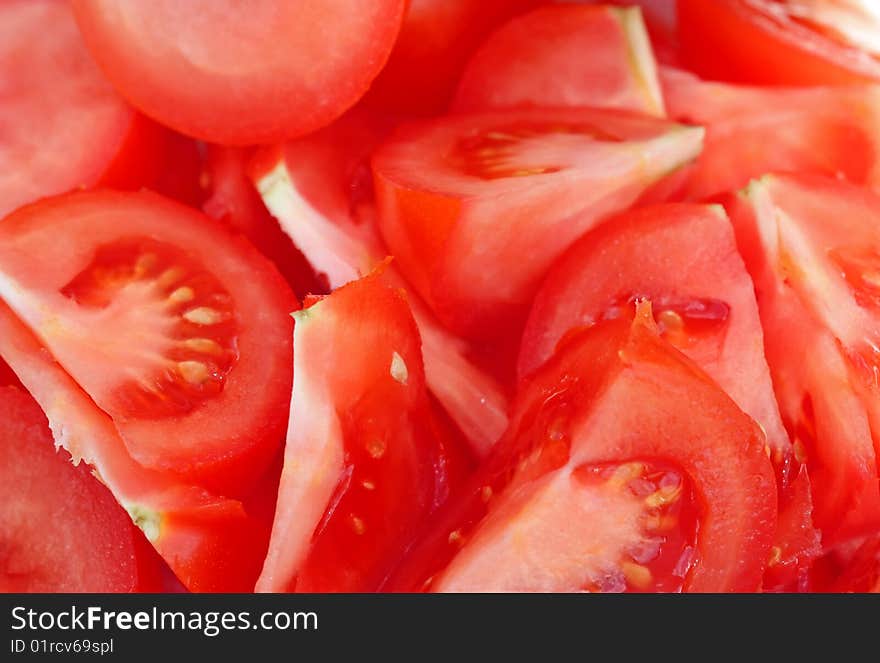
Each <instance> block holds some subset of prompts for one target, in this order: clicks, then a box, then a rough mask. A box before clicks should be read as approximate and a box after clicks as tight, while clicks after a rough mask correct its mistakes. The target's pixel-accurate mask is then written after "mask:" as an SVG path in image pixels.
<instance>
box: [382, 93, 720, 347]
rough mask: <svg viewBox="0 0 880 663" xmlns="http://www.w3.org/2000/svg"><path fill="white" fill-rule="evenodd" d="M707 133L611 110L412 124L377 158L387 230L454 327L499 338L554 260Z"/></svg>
mask: <svg viewBox="0 0 880 663" xmlns="http://www.w3.org/2000/svg"><path fill="white" fill-rule="evenodd" d="M702 136H703V131H702V129H700V128H695V127H685V126H683V125H679V124H673V123H671V122H666V121H663V120H659V119H655V118H650V117H643V116H639V115H635V114H630V113H624V112H619V111H610V110H603V109H523V110H516V111H508V112H494V113H482V114H462V115H455V116H450V117H445V118H440V119H437V120H431V121H425V122H422V123H415V124H411V125H407V126H405V127H403V128H401V129H399V130H398V131H397V132H396V133H395V134H394V135H393V136H392V138H391V139H390V140H389V141H388V142H386V143H385V144H384V145H383V146H382V147H381V148H379V150H378V151H377V152H376V154H375V155H374V157H373V174H374V180H375V187H376V196H377V202H378V209H379V226H380V228H381V231H382V235H383V237H384V238H385V241H386V242H387V245H388V248H389V249H390V250H391V253H392V254H393V255H394V256H395V259H396V260H397V261H398V263H397V264H399V265H400V269H401V271H402V272H403V274H404V275H405V276H406V277H407V279H408V280H409V281H410V283H412V285H413V287H414V288H415V289H416V291H417V292H418V293H419V294H420V295H422V297H423V298H424V299H425V301H426V302H427V303H428V304H429V305H430V306H431V308H432V309H433V310H434V312H435V313H436V314H437V317H438V318H439V319H440V320H441V321H442V322H443V323H444V324H445V325H446V326H448V327H449V328H450V329H452V330H453V331H455V332H458V333H460V334H462V335H464V336H469V337H475V338H479V337H484V338H485V337H491V336H497V335H498V333H499V330H500V329H502V328H503V327H505V326H510V325H511V324H513V323H512V321H515V320H516V319H517V318H519V317H521V316H523V315H524V314H525V312H526V308H527V307H528V304H529V301H530V298H531V297H532V295H533V294H534V292H535V290H536V289H537V287H538V284H539V281H540V279H541V277H542V276H543V275H544V273H545V272H546V271H547V269H548V268H549V267H550V265H551V264H552V263H553V261H554V260H555V259H556V258H557V257H559V255H560V254H562V253H563V252H564V251H565V249H567V248H568V247H569V246H570V245H571V243H572V242H574V240H576V239H577V238H578V237H580V236H581V235H582V234H583V233H584V232H586V231H587V230H589V229H590V228H591V227H592V226H594V225H595V224H596V223H597V222H598V221H599V220H600V219H601V218H603V217H604V216H606V215H608V214H611V213H613V212H618V211H620V210H622V209H625V208H627V207H629V206H630V205H631V204H632V203H633V202H634V201H635V200H636V199H637V198H638V197H639V195H641V194H642V193H643V192H644V191H645V190H646V189H647V188H648V187H650V186H651V185H653V184H655V183H656V182H657V181H658V180H660V179H661V178H662V177H664V176H665V175H667V174H669V173H670V172H672V171H674V170H675V169H677V168H680V167H681V166H683V165H685V164H686V163H688V162H689V161H690V160H691V159H693V158H695V157H696V156H697V154H699V151H700V147H701V143H702Z"/></svg>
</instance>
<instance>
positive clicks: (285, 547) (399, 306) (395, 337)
mask: <svg viewBox="0 0 880 663" xmlns="http://www.w3.org/2000/svg"><path fill="white" fill-rule="evenodd" d="M294 347H295V349H296V355H295V357H296V359H295V362H296V363H295V366H294V375H295V378H294V383H293V398H292V403H293V407H292V410H291V415H290V421H291V424H290V427H289V429H288V434H287V445H286V447H285V463H284V471H283V473H282V479H281V487H280V489H279V492H278V506H277V509H276V518H275V524H274V526H273V532H272V541H271V544H270V547H269V554H268V556H267V558H266V562H265V565H264V567H263V573H262V575H261V577H260V580H259V582H258V583H257V589H258V590H260V591H284V590H293V589H295V590H297V591H304V592H326V591H334V592H338V591H347V592H362V591H370V590H372V589H375V588H376V587H377V586H378V585H379V583H380V582H381V581H382V580H383V579H384V578H385V576H386V575H387V573H388V571H389V569H390V568H391V566H393V564H395V563H396V562H397V560H398V559H399V557H400V556H401V554H402V552H403V550H405V548H406V546H407V545H408V544H409V543H410V541H411V540H412V538H413V536H414V532H415V531H416V530H417V528H418V526H419V524H420V523H421V522H422V520H423V519H424V518H425V517H426V516H427V515H428V514H429V513H430V512H431V511H432V510H433V508H434V506H435V502H436V498H437V495H438V488H439V486H438V481H437V479H438V478H440V479H443V477H438V476H437V474H436V473H437V471H438V469H442V466H441V465H440V463H439V462H438V461H439V452H440V449H441V446H440V445H439V444H438V443H437V441H436V440H434V439H432V433H433V432H435V430H436V429H433V428H431V427H430V426H428V425H427V421H426V420H427V418H428V417H429V416H430V415H429V412H430V406H429V403H428V399H427V392H426V390H425V379H424V373H423V370H422V363H421V353H420V339H419V333H418V328H417V327H416V324H415V320H414V319H413V317H412V315H411V314H410V312H409V308H408V306H407V303H406V299H405V298H404V296H403V294H402V293H401V292H400V291H399V290H396V289H394V288H392V287H390V285H387V284H386V283H385V282H384V281H383V277H382V276H381V275H380V274H378V273H377V274H373V275H371V276H368V277H366V278H364V279H361V280H359V281H355V282H353V283H350V284H348V285H345V286H343V287H342V288H339V289H338V290H336V291H334V292H333V294H331V295H329V296H327V297H326V298H324V299H321V300H319V301H317V302H316V303H313V304H312V305H311V306H308V308H306V309H304V310H303V311H301V312H299V313H297V314H296V325H295V328H294ZM328 366H332V367H334V370H333V371H327V367H328ZM444 481H445V480H444Z"/></svg>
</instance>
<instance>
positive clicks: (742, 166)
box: [661, 69, 880, 200]
mask: <svg viewBox="0 0 880 663" xmlns="http://www.w3.org/2000/svg"><path fill="white" fill-rule="evenodd" d="M661 80H662V82H663V91H664V94H665V97H666V103H667V108H668V111H669V115H670V117H672V118H675V119H676V120H679V121H682V122H692V123H694V124H701V125H704V126H706V141H705V147H704V150H703V153H702V154H701V155H700V158H699V160H698V161H697V164H696V165H695V167H694V169H693V170H692V172H691V173H690V174H689V176H688V178H687V179H686V181H685V184H684V185H683V188H682V189H681V190H679V191H678V192H677V193H676V195H677V196H679V197H681V198H685V199H690V200H702V199H704V198H707V197H709V196H713V195H715V194H718V193H726V192H728V191H732V190H734V189H737V188H741V187H743V186H745V185H746V184H748V182H749V180H750V179H752V178H754V177H760V176H761V175H764V174H765V173H768V172H799V173H812V174H816V175H826V176H829V177H845V178H846V179H848V180H850V181H852V182H855V183H858V184H863V185H866V186H869V187H876V186H878V184H880V180H878V168H877V161H878V155H880V124H878V122H877V119H876V118H877V115H878V113H880V89H878V88H876V87H874V86H861V87H846V88H844V87H840V88H829V87H822V88H820V87H817V88H801V89H795V88H790V89H774V88H757V87H745V86H737V85H729V84H724V83H708V82H704V81H701V80H699V79H697V78H696V77H694V76H692V75H691V74H688V73H686V72H683V71H678V70H674V69H662V70H661Z"/></svg>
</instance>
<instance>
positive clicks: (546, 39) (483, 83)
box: [454, 5, 664, 117]
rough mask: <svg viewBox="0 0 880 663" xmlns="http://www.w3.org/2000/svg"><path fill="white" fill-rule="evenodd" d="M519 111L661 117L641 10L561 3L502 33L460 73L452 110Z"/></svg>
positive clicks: (518, 20) (521, 19) (522, 18)
mask: <svg viewBox="0 0 880 663" xmlns="http://www.w3.org/2000/svg"><path fill="white" fill-rule="evenodd" d="M585 52H589V53H590V57H589V58H585V57H583V54H584V53H585ZM516 106H597V107H603V108H621V109H625V110H632V111H636V112H642V113H646V114H648V115H656V116H659V117H663V116H664V109H663V98H662V95H661V92H660V83H659V82H658V80H657V65H656V63H655V62H654V54H653V53H652V51H651V42H650V41H649V39H648V33H647V32H646V30H645V24H644V21H643V20H642V13H641V10H639V9H638V8H637V7H628V8H625V9H624V8H619V7H608V6H583V5H555V6H548V7H541V8H540V9H536V10H534V11H532V12H529V13H527V14H523V15H522V16H518V17H516V18H514V19H513V20H511V21H510V22H508V23H506V24H505V25H504V26H502V27H501V28H499V29H498V30H496V31H495V32H494V33H493V34H492V35H491V36H490V37H489V39H488V40H487V41H486V42H485V43H484V44H483V45H482V46H481V47H480V49H479V50H478V51H477V52H476V53H475V54H474V56H473V57H472V58H471V60H470V62H469V63H468V65H467V68H466V69H465V71H464V74H462V78H461V82H460V83H459V86H458V92H457V94H456V99H455V104H454V108H455V109H456V110H460V111H473V110H488V109H492V108H509V107H516Z"/></svg>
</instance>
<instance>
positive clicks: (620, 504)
mask: <svg viewBox="0 0 880 663" xmlns="http://www.w3.org/2000/svg"><path fill="white" fill-rule="evenodd" d="M469 486H470V488H469V489H468V490H467V491H466V492H465V493H463V495H462V497H461V498H460V499H457V500H454V501H453V502H452V503H451V504H450V506H449V508H448V509H446V510H445V511H444V512H443V513H442V514H441V515H440V516H439V518H438V520H437V522H436V523H435V527H434V530H433V533H432V534H431V535H430V536H428V537H427V538H426V539H425V540H424V541H423V542H422V543H421V544H420V545H419V546H417V547H416V548H415V549H414V551H413V553H412V555H410V557H409V558H408V560H407V562H406V563H405V564H404V565H402V566H401V567H400V568H399V569H398V571H397V573H396V574H395V576H394V577H393V578H392V580H391V583H390V587H391V588H394V589H404V590H407V589H408V590H414V589H415V590H418V589H430V590H436V591H505V590H513V591H555V592H559V591H583V590H588V591H625V590H631V591H680V590H683V591H695V592H697V591H704V592H723V591H753V590H755V589H756V588H757V587H758V586H759V584H760V581H761V575H762V573H763V570H764V566H765V564H766V561H767V556H768V552H769V549H770V542H771V538H772V536H773V532H774V528H775V527H776V499H775V495H776V486H775V481H774V478H773V469H772V467H771V465H770V462H769V460H768V459H767V456H766V455H765V453H764V436H763V434H762V433H761V431H760V429H759V428H758V427H757V426H756V425H755V424H754V422H753V421H752V420H751V419H750V418H749V417H747V416H746V415H744V414H743V413H742V411H741V410H740V409H739V408H738V407H736V405H735V404H734V403H733V402H732V401H731V400H730V399H729V398H728V397H727V396H726V395H725V394H724V393H723V392H722V391H721V390H720V389H719V388H718V387H717V385H715V383H714V382H713V381H712V380H711V379H710V378H708V377H707V376H706V375H705V374H703V373H702V372H700V371H699V369H697V368H696V367H695V365H694V364H692V363H691V362H690V361H688V360H687V359H686V358H684V357H683V356H682V355H681V354H680V353H679V352H678V351H677V350H675V349H674V348H673V347H672V346H670V345H668V344H667V343H666V342H664V341H663V340H662V339H661V338H660V337H659V333H658V330H657V328H656V326H655V324H654V322H653V316H652V313H651V306H650V304H649V303H647V302H642V303H640V305H639V308H638V312H637V314H636V318H635V320H633V319H632V314H631V313H628V314H624V315H622V316H621V317H619V318H617V319H615V320H608V321H605V322H602V323H600V324H598V325H595V326H594V327H592V328H589V329H586V330H582V331H581V332H580V333H579V334H577V335H574V336H572V337H570V338H569V339H568V340H567V341H566V342H565V343H564V344H563V345H562V346H561V347H560V349H559V352H558V353H557V354H556V355H555V356H554V357H553V358H552V359H551V360H550V361H549V362H548V363H547V364H545V366H544V367H543V368H542V369H540V370H539V371H538V372H537V373H535V374H534V375H533V377H532V379H531V380H530V381H529V382H528V383H527V384H525V385H524V386H523V389H522V390H521V392H520V396H519V397H518V399H517V402H516V404H515V406H514V413H513V417H512V424H511V427H510V428H509V429H508V432H507V433H506V435H505V437H504V438H503V439H502V441H501V442H499V444H498V446H497V447H496V449H495V451H494V452H493V454H492V456H490V458H489V459H488V460H487V462H486V463H485V465H484V466H483V468H482V469H481V470H480V471H479V473H478V474H477V476H476V477H475V478H474V481H473V482H472V483H471V484H470V485H469Z"/></svg>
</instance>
